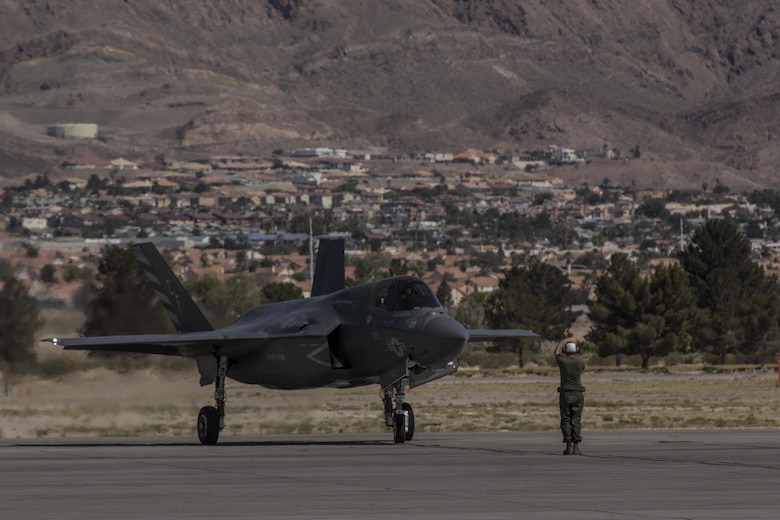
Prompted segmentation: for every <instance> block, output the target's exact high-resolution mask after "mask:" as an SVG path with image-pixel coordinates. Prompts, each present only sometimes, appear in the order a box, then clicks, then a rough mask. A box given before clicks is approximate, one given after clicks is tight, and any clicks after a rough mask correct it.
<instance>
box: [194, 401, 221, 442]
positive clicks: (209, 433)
mask: <svg viewBox="0 0 780 520" xmlns="http://www.w3.org/2000/svg"><path fill="white" fill-rule="evenodd" d="M218 438H219V413H218V412H217V409H216V408H214V407H213V406H204V407H203V408H201V409H200V412H198V439H199V440H200V443H201V444H204V445H208V446H213V445H214V444H216V443H217V439H218Z"/></svg>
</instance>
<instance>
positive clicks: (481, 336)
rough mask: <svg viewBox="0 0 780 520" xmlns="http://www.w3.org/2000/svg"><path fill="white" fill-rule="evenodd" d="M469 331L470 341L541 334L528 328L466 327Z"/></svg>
mask: <svg viewBox="0 0 780 520" xmlns="http://www.w3.org/2000/svg"><path fill="white" fill-rule="evenodd" d="M466 330H467V331H468V333H469V343H475V342H478V341H493V340H496V339H504V338H524V337H529V336H538V335H539V334H537V333H535V332H533V331H530V330H526V329H466Z"/></svg>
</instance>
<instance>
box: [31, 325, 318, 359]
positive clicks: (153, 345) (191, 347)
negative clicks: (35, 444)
mask: <svg viewBox="0 0 780 520" xmlns="http://www.w3.org/2000/svg"><path fill="white" fill-rule="evenodd" d="M43 341H50V342H51V343H53V344H55V345H59V346H61V347H62V348H63V349H64V350H95V351H107V352H133V353H140V354H162V355H167V356H185V357H197V356H200V355H202V354H210V353H217V352H219V353H220V354H222V355H230V356H240V355H242V354H245V353H248V352H249V351H252V350H257V349H258V348H261V347H267V346H276V345H279V346H281V345H291V344H299V343H307V344H309V343H312V342H317V341H327V337H326V336H323V335H320V334H300V333H298V334H289V335H270V334H262V333H261V334H257V333H254V334H248V333H240V332H230V333H227V332H226V331H202V332H185V333H181V334H137V335H127V336H95V337H87V338H49V339H45V340H43Z"/></svg>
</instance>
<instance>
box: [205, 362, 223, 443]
mask: <svg viewBox="0 0 780 520" xmlns="http://www.w3.org/2000/svg"><path fill="white" fill-rule="evenodd" d="M226 377H227V358H226V357H224V356H221V357H220V358H219V361H218V362H217V378H216V381H215V386H216V389H215V390H214V401H215V403H216V406H204V407H203V408H201V409H200V412H198V439H199V440H200V443H201V444H206V445H214V444H216V443H217V439H219V432H220V431H221V430H222V429H223V428H224V427H225V378H226Z"/></svg>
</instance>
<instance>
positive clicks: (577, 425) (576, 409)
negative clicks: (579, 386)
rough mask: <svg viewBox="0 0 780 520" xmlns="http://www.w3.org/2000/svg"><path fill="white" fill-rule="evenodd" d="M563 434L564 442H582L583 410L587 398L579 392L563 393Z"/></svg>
mask: <svg viewBox="0 0 780 520" xmlns="http://www.w3.org/2000/svg"><path fill="white" fill-rule="evenodd" d="M560 404H561V433H563V442H582V435H581V431H582V423H581V419H582V408H583V407H584V406H585V396H584V394H583V393H582V392H580V391H579V390H567V391H564V392H561V397H560Z"/></svg>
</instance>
